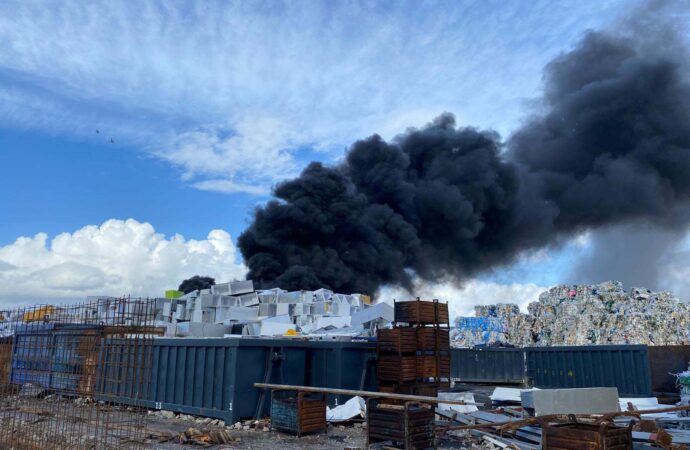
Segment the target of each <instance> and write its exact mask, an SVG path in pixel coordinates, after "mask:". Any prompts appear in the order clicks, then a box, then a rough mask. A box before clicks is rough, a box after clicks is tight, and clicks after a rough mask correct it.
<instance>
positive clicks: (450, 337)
mask: <svg viewBox="0 0 690 450" xmlns="http://www.w3.org/2000/svg"><path fill="white" fill-rule="evenodd" d="M262 305H263V306H262ZM265 305H270V306H268V307H267V306H265ZM684 308H686V306H685V305H684V304H682V303H680V302H678V301H677V300H676V299H675V297H673V296H672V295H671V294H670V293H654V292H651V291H648V290H645V289H641V288H634V289H632V290H631V291H630V292H626V291H624V290H623V289H622V286H621V285H620V284H619V283H615V282H608V283H603V284H600V285H594V286H556V287H554V288H552V289H550V290H549V291H547V292H545V293H544V294H542V295H541V296H540V298H539V300H538V302H535V303H533V304H531V305H530V306H529V308H528V314H522V313H520V311H519V309H518V308H517V307H516V306H515V305H512V304H499V305H488V306H478V307H477V308H476V309H475V312H476V317H472V318H462V317H461V318H456V319H455V320H451V318H450V316H449V311H448V305H447V303H446V302H442V301H441V302H439V301H437V300H434V301H422V300H419V299H416V300H412V301H403V302H393V303H392V304H387V303H382V302H380V303H373V302H372V301H371V299H370V298H368V297H366V296H364V295H360V294H337V293H333V292H331V291H328V290H325V289H322V290H318V291H297V292H287V291H282V290H279V289H274V290H271V291H257V290H254V288H253V284H252V283H251V281H249V280H248V281H243V282H233V283H225V284H222V285H218V287H216V288H214V289H209V290H208V291H206V292H203V291H201V292H200V291H195V292H193V293H192V294H191V295H186V296H183V295H179V294H178V293H174V294H172V295H169V296H168V298H164V299H130V298H114V297H90V298H88V299H87V301H86V302H84V303H80V304H76V305H69V306H65V305H62V306H50V305H40V306H34V307H30V308H21V309H16V310H11V311H3V312H2V313H0V314H1V315H0V335H1V336H2V337H0V377H2V378H1V379H0V383H1V384H0V397H1V398H0V399H1V400H2V405H3V407H2V408H0V425H1V426H0V430H1V431H0V444H3V445H6V446H9V447H10V448H89V449H91V448H150V447H148V446H147V445H148V444H149V443H150V441H151V436H152V434H151V433H152V431H151V430H150V429H149V428H148V427H149V422H150V417H151V414H150V411H166V412H169V413H170V414H173V415H180V416H194V417H205V418H208V419H209V420H211V419H212V420H216V421H218V423H220V424H225V425H226V426H234V425H233V424H237V423H240V421H242V420H247V419H251V420H253V421H255V422H256V423H258V422H257V421H261V420H265V419H266V418H269V419H270V418H271V416H272V415H273V414H280V420H278V422H276V424H275V429H281V430H283V431H293V432H294V433H295V434H296V435H299V436H301V435H302V434H310V433H313V432H316V431H318V432H321V431H322V430H324V429H325V428H324V427H325V425H324V424H325V423H326V419H325V417H326V415H325V414H326V412H325V410H324V412H323V415H322V411H321V409H322V406H320V405H321V404H323V408H327V409H328V411H331V410H334V411H337V410H338V408H342V407H343V406H344V405H351V404H352V403H351V402H352V401H354V400H355V399H357V398H360V397H358V396H364V397H366V398H370V399H371V401H367V402H364V401H363V400H362V402H361V404H360V407H361V409H363V410H366V409H367V408H370V409H371V411H374V413H373V415H372V416H371V418H373V419H371V420H374V422H372V423H371V424H370V425H368V426H370V427H374V428H368V432H369V435H368V436H369V439H370V440H371V443H372V445H374V446H376V445H377V444H375V442H376V441H390V440H392V441H400V442H402V444H401V445H403V446H407V448H427V447H429V446H430V445H431V444H430V443H433V442H436V441H434V439H435V438H434V436H437V437H439V438H440V436H446V435H447V434H448V433H445V432H443V433H440V432H438V431H437V430H436V425H437V424H436V422H437V421H438V420H439V419H442V420H446V421H447V423H446V426H447V428H448V429H447V431H448V432H449V433H450V432H451V431H452V430H453V428H454V427H459V426H461V425H460V424H459V423H458V421H457V416H456V417H455V419H453V418H452V414H451V416H450V417H448V416H447V415H446V416H444V415H443V414H441V415H439V414H438V411H439V409H438V408H440V407H437V414H436V415H435V417H436V418H435V419H434V414H432V410H430V409H429V406H428V404H429V403H425V402H424V401H421V400H419V399H427V400H426V401H427V402H428V401H429V399H430V398H438V399H439V400H438V401H440V399H441V398H442V397H444V398H447V396H450V398H455V397H454V396H457V395H460V393H463V392H461V391H466V390H467V389H468V388H467V386H510V387H511V388H512V389H517V390H518V392H519V391H520V390H524V389H525V388H530V389H540V390H545V391H547V390H558V389H565V390H569V389H575V390H578V389H594V388H609V389H614V390H615V391H616V395H617V396H621V398H638V399H647V398H657V399H659V400H660V401H661V400H663V401H664V402H666V403H668V402H671V403H679V404H681V405H682V404H688V403H689V402H688V399H690V381H688V380H690V375H689V374H690V371H688V367H689V365H690V345H688V342H687V333H685V335H684V336H683V335H682V333H681V330H682V328H683V327H685V326H686V323H685V322H684V320H685V319H684V318H682V317H681V316H682V313H683V311H685V310H684ZM583 311H586V313H583ZM606 314H608V315H613V316H616V317H615V318H613V319H610V320H608V321H605V322H604V321H602V320H603V319H601V316H603V315H606ZM663 314H665V315H666V316H667V317H668V318H669V320H667V321H666V323H665V324H664V323H662V322H663V321H662V320H660V316H661V315H663ZM575 316H579V318H575ZM475 319H476V320H475ZM572 320H575V321H576V325H573V323H572ZM539 321H541V322H544V323H541V324H539V325H537V324H536V323H537V322H539ZM451 323H452V324H453V326H452V327H451V326H450V325H451ZM598 325H599V326H601V327H602V330H600V331H599V334H596V333H594V334H593V333H592V332H591V328H596V326H598ZM525 326H526V327H527V331H525V330H522V331H519V330H518V329H519V328H521V327H525ZM578 327H580V328H578ZM616 327H618V328H616ZM566 329H567V332H566ZM621 329H624V330H628V331H629V333H628V334H625V333H621V332H620V330H621ZM621 335H623V337H621ZM472 339H473V340H472ZM623 341H624V342H623ZM460 344H463V345H464V346H462V347H460V346H459V345H460ZM470 344H471V345H470ZM515 344H520V345H515ZM574 344H577V345H574ZM582 344H586V345H582ZM595 344H597V345H595ZM669 344H673V345H669ZM257 384H260V385H262V386H271V387H257ZM308 387H311V388H314V389H323V390H324V392H321V393H318V392H317V393H314V392H305V391H303V389H307V388H308ZM301 389H302V390H301ZM458 389H460V391H459V390H458ZM496 389H506V388H504V387H501V388H498V387H497V388H496ZM499 392H503V391H499ZM380 395H390V396H393V398H394V399H392V400H391V399H389V400H386V398H377V397H378V396H380ZM401 395H402V396H403V397H404V396H411V397H410V398H412V399H416V401H412V402H411V403H410V402H407V403H405V402H403V401H402V400H395V398H398V397H395V396H401ZM463 395H464V393H463ZM511 395H513V396H514V395H515V394H511ZM462 398H463V399H464V400H461V401H460V403H466V404H467V405H471V404H473V400H472V399H471V398H469V397H462ZM511 398H512V397H511ZM449 401H450V400H449ZM425 405H426V406H425ZM451 406H452V405H451ZM399 408H402V409H399ZM355 409H357V408H355ZM451 409H452V408H451ZM463 411H464V410H463ZM456 412H457V411H456ZM465 412H466V411H465ZM465 412H463V414H464V413H465ZM472 414H479V413H472ZM377 417H378V419H377ZM468 417H469V416H468ZM674 417H675V416H674ZM485 418H486V417H485ZM494 419H496V418H493V419H492V420H494ZM467 420H469V421H470V422H471V423H475V424H476V423H477V420H479V419H477V417H474V418H468V419H467ZM496 420H498V419H496ZM401 421H402V422H405V421H408V422H409V423H414V424H416V425H415V426H416V427H417V428H418V429H424V430H425V431H424V433H423V434H422V435H413V434H409V433H408V431H409V430H408V431H406V430H405V429H398V428H396V426H397V425H395V424H397V423H399V422H401ZM479 422H481V420H479ZM281 423H282V425H281ZM375 424H378V426H379V427H378V428H375V426H376V425H375ZM464 426H469V423H465V424H464ZM372 430H373V431H372ZM376 430H378V431H376ZM435 430H436V431H435ZM188 431H189V430H188ZM374 431H375V432H374ZM371 433H373V434H371ZM482 433H484V431H482ZM549 433H551V431H549ZM451 434H452V433H451ZM475 434H476V433H475ZM184 436H186V437H185V438H179V437H178V438H179V439H181V440H182V441H184V442H187V441H189V442H192V441H195V440H196V441H199V440H203V439H206V438H204V437H203V436H206V435H204V434H203V433H202V434H198V433H197V432H196V431H195V430H192V431H190V432H188V433H187V434H185V435H184ZM199 436H202V437H199ZM220 436H225V435H224V434H222V433H221V435H220ZM482 436H483V435H482ZM178 438H176V439H178ZM223 439H225V438H223ZM489 439H494V440H495V439H499V437H495V436H494V437H490V438H489ZM221 441H222V439H221ZM400 442H399V443H400ZM517 446H518V448H522V447H520V445H517ZM499 447H500V445H499Z"/></svg>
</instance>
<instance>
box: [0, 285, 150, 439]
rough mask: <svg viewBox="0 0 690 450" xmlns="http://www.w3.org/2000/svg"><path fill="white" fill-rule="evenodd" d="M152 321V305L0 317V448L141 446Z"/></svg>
mask: <svg viewBox="0 0 690 450" xmlns="http://www.w3.org/2000/svg"><path fill="white" fill-rule="evenodd" d="M154 320H155V301H154V300H152V299H131V298H101V299H98V300H96V301H92V302H85V303H80V304H75V305H59V306H53V305H38V306H32V307H26V308H19V309H15V310H10V311H2V312H0V448H10V449H66V448H70V449H138V448H146V438H147V430H146V425H147V420H146V417H147V414H146V411H145V410H144V408H143V407H141V405H142V402H141V401H143V400H144V399H146V398H147V396H148V394H149V392H148V391H149V387H150V374H151V354H152V351H151V350H152V347H153V337H154V335H156V334H157V329H156V328H155V327H154V326H153V324H154ZM125 400H126V401H125ZM124 403H126V404H127V405H126V406H125V405H124Z"/></svg>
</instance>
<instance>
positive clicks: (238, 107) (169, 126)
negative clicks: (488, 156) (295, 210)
mask: <svg viewBox="0 0 690 450" xmlns="http://www.w3.org/2000/svg"><path fill="white" fill-rule="evenodd" d="M621 6H624V7H621ZM630 7H631V5H630V2H625V1H623V0H610V1H606V2H602V3H601V4H599V5H598V7H597V8H596V9H595V8H590V7H588V5H584V4H583V5H580V4H577V3H575V2H571V3H558V4H554V3H553V2H549V1H535V2H531V3H530V4H529V6H525V5H523V4H520V3H514V4H507V3H505V2H500V1H493V2H491V1H487V2H475V3H466V4H456V3H454V2H450V3H445V4H444V3H435V4H434V5H429V4H424V3H420V2H414V1H413V2H408V3H405V2H399V3H398V2H396V3H390V2H389V3H385V4H380V3H356V2H355V3H352V2H312V1H309V2H300V1H295V2H285V3H280V2H279V3H271V4H270V5H268V4H263V3H261V2H255V3H244V2H240V3H233V2H205V3H203V4H199V5H195V6H193V7H188V6H182V5H179V8H178V7H176V6H175V5H170V4H164V3H157V2H145V3H139V2H119V1H112V0H108V1H105V0H103V1H94V2H78V1H75V2H70V1H66V2H60V3H54V4H46V3H45V2H40V1H31V0H17V1H13V0H10V1H6V2H2V3H1V4H0V42H3V44H4V45H3V51H2V52H0V124H2V125H4V126H12V127H22V128H28V129H39V130H43V131H46V130H47V131H50V132H54V133H64V134H67V135H68V136H70V137H77V138H80V139H85V138H87V136H88V138H89V139H95V138H96V137H95V136H94V132H93V130H94V129H100V130H102V131H103V133H108V134H109V135H114V136H115V137H116V141H117V142H118V145H119V144H120V143H122V144H131V145H134V146H137V147H140V148H142V149H144V150H145V151H147V152H149V153H150V154H154V155H157V156H159V157H161V158H163V159H165V160H166V161H169V162H170V163H171V164H173V165H175V166H176V167H179V168H180V170H181V172H182V174H183V177H184V179H185V180H186V182H188V183H189V184H190V185H192V186H194V187H197V188H199V189H205V190H216V191H221V192H238V191H239V192H249V193H251V194H261V193H264V192H265V191H266V190H267V189H268V188H269V187H270V186H271V185H272V184H273V183H275V181H276V179H280V178H286V177H290V176H291V175H292V174H293V172H294V169H295V166H296V165H297V166H299V165H300V161H302V159H303V158H304V156H305V155H303V152H305V151H309V152H313V151H317V152H321V154H320V156H319V157H320V158H322V159H332V158H337V157H338V156H339V154H340V153H341V151H342V148H343V147H345V146H346V145H348V144H349V143H350V142H351V141H352V139H353V138H358V137H362V136H367V135H369V134H371V133H374V132H378V133H381V134H382V135H383V136H384V137H386V138H390V137H391V135H392V134H395V133H398V132H400V131H401V130H403V129H404V128H405V127H407V126H413V125H414V126H417V125H419V124H421V123H425V122H426V121H428V120H429V119H430V118H432V117H434V116H436V115H437V114H439V113H440V112H442V111H454V112H455V113H456V114H457V116H458V117H459V118H461V119H462V120H463V121H464V120H466V121H467V123H472V124H476V125H480V126H483V127H493V128H496V129H498V130H499V131H501V132H503V133H504V134H505V133H506V132H507V131H509V130H510V129H511V128H513V126H514V125H515V123H516V121H517V119H518V117H519V115H520V113H521V110H522V109H523V108H524V105H525V99H526V98H530V97H533V96H535V95H536V93H537V92H538V89H539V84H540V77H541V74H540V72H541V67H542V66H543V65H544V63H546V62H547V61H548V60H550V59H551V58H552V57H553V56H554V55H556V54H557V53H558V52H560V51H562V50H563V49H564V48H567V47H568V46H569V45H570V44H571V43H572V42H574V41H575V40H576V39H577V38H578V37H579V35H580V34H581V33H582V32H583V30H586V29H588V28H600V27H601V26H604V25H606V24H607V23H609V22H610V21H611V20H614V19H612V18H615V17H616V16H617V15H618V14H621V12H624V11H626V10H628V9H629V8H630ZM545 12H548V13H547V14H545ZM305 149H307V150H305ZM324 152H325V153H324ZM308 156H309V157H313V156H314V155H313V154H309V155H308ZM317 159H318V158H317Z"/></svg>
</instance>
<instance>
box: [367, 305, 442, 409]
mask: <svg viewBox="0 0 690 450" xmlns="http://www.w3.org/2000/svg"><path fill="white" fill-rule="evenodd" d="M377 350H378V372H377V376H378V380H379V390H380V391H381V392H395V393H399V394H412V395H426V396H432V397H435V396H436V395H437V394H438V390H439V389H441V388H445V387H448V386H449V382H450V340H449V319H448V304H446V303H440V302H439V301H438V300H434V301H433V302H429V301H421V300H419V299H417V300H413V301H407V302H396V303H395V322H394V327H393V328H392V329H381V330H379V331H378V334H377Z"/></svg>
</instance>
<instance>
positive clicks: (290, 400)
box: [271, 391, 328, 436]
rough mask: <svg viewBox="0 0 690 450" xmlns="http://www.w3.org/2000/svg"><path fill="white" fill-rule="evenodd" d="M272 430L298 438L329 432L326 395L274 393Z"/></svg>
mask: <svg viewBox="0 0 690 450" xmlns="http://www.w3.org/2000/svg"><path fill="white" fill-rule="evenodd" d="M271 428H273V429H276V430H281V431H287V432H289V433H294V434H296V435H297V436H302V435H303V434H305V433H320V432H323V433H325V432H327V431H328V425H327V422H326V396H325V394H316V393H307V392H297V393H295V392H294V391H273V392H272V394H271Z"/></svg>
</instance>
